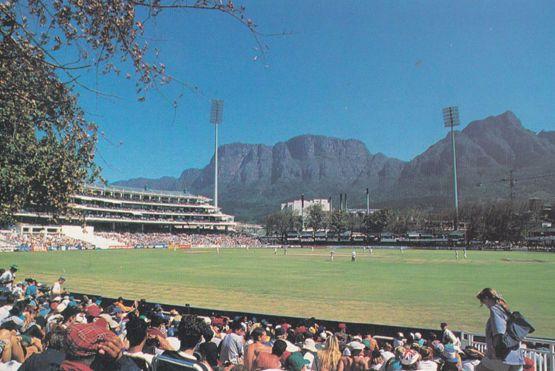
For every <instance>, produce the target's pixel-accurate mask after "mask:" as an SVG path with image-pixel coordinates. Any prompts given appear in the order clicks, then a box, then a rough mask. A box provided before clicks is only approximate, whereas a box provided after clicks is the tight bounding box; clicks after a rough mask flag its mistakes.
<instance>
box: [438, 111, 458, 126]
mask: <svg viewBox="0 0 555 371" xmlns="http://www.w3.org/2000/svg"><path fill="white" fill-rule="evenodd" d="M442 111H443V124H444V126H445V127H447V128H448V127H452V126H458V125H460V123H461V122H460V120H459V107H457V106H451V107H445V108H444V109H443V110H442Z"/></svg>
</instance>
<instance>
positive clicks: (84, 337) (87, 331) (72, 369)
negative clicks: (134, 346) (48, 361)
mask: <svg viewBox="0 0 555 371" xmlns="http://www.w3.org/2000/svg"><path fill="white" fill-rule="evenodd" d="M66 345H67V352H66V359H65V360H64V361H63V362H62V363H61V365H60V370H61V371H90V370H93V369H95V370H96V369H104V370H126V371H131V370H133V371H135V370H139V368H138V367H137V366H135V364H134V363H133V362H132V361H131V360H130V359H129V358H128V357H127V356H125V355H123V352H122V349H123V342H122V341H121V339H120V338H118V337H117V336H116V335H115V334H114V333H112V332H110V331H108V330H106V329H105V328H103V327H101V326H98V325H96V324H94V323H88V324H84V323H76V324H73V325H71V326H70V327H69V328H68V330H67V336H66ZM93 363H94V365H93Z"/></svg>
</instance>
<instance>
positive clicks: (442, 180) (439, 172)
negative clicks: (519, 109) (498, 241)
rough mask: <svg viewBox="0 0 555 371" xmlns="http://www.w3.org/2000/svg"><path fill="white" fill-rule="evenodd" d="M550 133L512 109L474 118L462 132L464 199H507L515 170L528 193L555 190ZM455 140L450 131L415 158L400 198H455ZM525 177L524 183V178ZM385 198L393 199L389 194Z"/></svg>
mask: <svg viewBox="0 0 555 371" xmlns="http://www.w3.org/2000/svg"><path fill="white" fill-rule="evenodd" d="M549 133H550V132H543V134H542V133H539V134H535V133H534V132H532V131H530V130H528V129H526V128H524V127H523V126H522V124H521V122H520V121H519V120H518V118H517V117H516V116H515V115H514V114H513V113H512V112H510V111H507V112H505V113H503V114H501V115H498V116H490V117H488V118H485V119H483V120H477V121H473V122H471V123H470V124H468V125H467V126H466V128H464V129H463V130H462V131H460V132H457V133H456V140H455V142H456V152H457V175H458V176H457V178H458V185H459V198H460V200H461V201H465V200H467V201H472V200H477V199H495V198H506V197H507V195H508V194H509V189H508V182H507V179H508V176H509V173H510V171H511V170H512V171H513V176H514V177H515V179H517V183H516V186H515V187H516V188H517V189H516V190H518V191H519V193H520V196H521V197H522V198H527V197H529V196H538V195H543V196H545V192H544V191H549V192H548V193H555V192H553V190H552V189H551V188H552V187H549V184H548V182H547V180H548V179H547V178H546V179H544V180H543V181H542V180H538V179H536V180H535V182H531V180H532V179H530V178H534V177H536V176H538V175H542V174H546V173H550V172H551V173H552V170H553V165H552V164H553V163H554V161H555V143H553V142H551V141H550V140H549V135H548V134H549ZM451 159H452V145H451V137H450V134H448V135H447V136H446V137H445V138H444V139H442V140H440V141H438V142H437V143H435V144H433V145H432V146H431V147H429V148H428V149H427V150H426V151H424V152H423V153H422V154H420V155H418V156H416V157H415V158H414V159H413V160H412V161H410V162H409V163H408V164H407V165H406V166H405V167H404V168H403V171H402V172H401V175H400V177H399V180H398V182H397V183H396V185H395V187H394V189H393V190H394V192H396V193H397V197H396V199H397V200H404V202H408V203H409V204H412V203H413V201H416V200H417V199H423V200H427V201H428V202H430V203H431V204H433V206H441V205H445V203H446V202H450V201H448V200H450V199H452V197H453V196H452V194H453V191H452V160H451ZM519 180H520V182H519ZM385 198H386V199H387V198H389V199H391V198H392V195H391V194H389V195H386V196H385Z"/></svg>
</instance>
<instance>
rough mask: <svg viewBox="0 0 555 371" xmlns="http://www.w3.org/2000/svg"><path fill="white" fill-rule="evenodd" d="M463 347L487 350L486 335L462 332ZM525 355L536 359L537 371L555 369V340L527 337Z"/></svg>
mask: <svg viewBox="0 0 555 371" xmlns="http://www.w3.org/2000/svg"><path fill="white" fill-rule="evenodd" d="M461 342H462V345H463V347H465V346H467V345H473V346H475V347H476V348H478V349H479V350H480V351H481V352H484V351H485V350H486V343H485V338H484V335H478V334H472V333H468V332H464V331H463V332H461ZM523 343H524V344H526V346H527V348H526V349H524V355H525V356H526V357H528V358H531V359H533V360H534V363H535V364H536V371H555V340H549V339H541V338H526V339H525V341H524V342H523Z"/></svg>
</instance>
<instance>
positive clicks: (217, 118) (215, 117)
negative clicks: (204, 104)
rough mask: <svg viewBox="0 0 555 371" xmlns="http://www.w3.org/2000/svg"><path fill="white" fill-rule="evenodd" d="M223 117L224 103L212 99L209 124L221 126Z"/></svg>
mask: <svg viewBox="0 0 555 371" xmlns="http://www.w3.org/2000/svg"><path fill="white" fill-rule="evenodd" d="M223 115H224V101H223V100H221V99H212V108H211V109H210V123H211V124H215V125H218V124H221V123H222V120H223Z"/></svg>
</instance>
